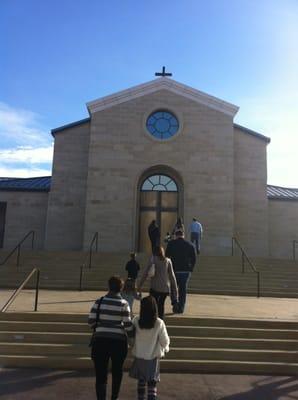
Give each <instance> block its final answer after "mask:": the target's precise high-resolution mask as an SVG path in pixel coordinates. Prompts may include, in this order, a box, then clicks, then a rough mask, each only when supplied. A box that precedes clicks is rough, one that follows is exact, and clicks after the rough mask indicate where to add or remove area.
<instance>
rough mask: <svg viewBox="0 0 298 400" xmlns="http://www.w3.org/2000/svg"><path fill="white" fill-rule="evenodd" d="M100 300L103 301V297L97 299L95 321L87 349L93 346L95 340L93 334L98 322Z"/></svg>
mask: <svg viewBox="0 0 298 400" xmlns="http://www.w3.org/2000/svg"><path fill="white" fill-rule="evenodd" d="M102 300H103V297H101V298H100V299H99V302H98V307H97V311H96V319H95V324H94V328H93V333H92V336H91V339H90V342H89V347H92V346H93V345H94V343H95V339H96V337H95V332H96V327H97V325H98V322H99V313H100V305H101V303H102Z"/></svg>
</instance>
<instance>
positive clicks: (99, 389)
mask: <svg viewBox="0 0 298 400" xmlns="http://www.w3.org/2000/svg"><path fill="white" fill-rule="evenodd" d="M96 396H97V400H106V397H107V385H96Z"/></svg>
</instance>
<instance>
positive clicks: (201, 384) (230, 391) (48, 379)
mask: <svg viewBox="0 0 298 400" xmlns="http://www.w3.org/2000/svg"><path fill="white" fill-rule="evenodd" d="M94 382H95V379H94V376H93V373H92V371H89V372H87V371H57V370H55V371H53V370H46V369H38V370H37V369H5V370H0V399H1V400H2V399H3V400H28V399H29V400H40V399H43V400H60V399H63V400H86V399H88V400H95V399H96V396H95V390H94ZM109 383H111V382H109ZM158 394H159V397H158V398H159V399H161V400H295V399H298V378H297V377H287V376H275V377H268V376H247V375H237V376H235V375H201V374H198V375H189V374H185V375H184V374H179V375H178V374H162V375H161V382H160V383H159V384H158ZM107 398H108V399H109V398H110V397H107ZM134 399H136V382H135V381H134V380H132V379H130V378H129V377H128V376H127V374H125V375H124V379H123V383H122V388H121V395H120V397H119V400H134Z"/></svg>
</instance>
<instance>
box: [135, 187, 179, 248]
mask: <svg viewBox="0 0 298 400" xmlns="http://www.w3.org/2000/svg"><path fill="white" fill-rule="evenodd" d="M139 215H140V218H139V251H140V252H146V253H148V254H150V253H151V243H150V239H149V236H148V226H149V224H150V223H151V222H152V220H156V223H157V225H158V227H159V229H160V233H161V245H164V244H165V243H164V238H165V237H166V234H167V232H170V233H171V232H172V230H173V228H174V225H175V223H176V221H177V217H178V192H167V191H141V192H140V209H139Z"/></svg>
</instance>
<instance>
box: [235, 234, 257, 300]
mask: <svg viewBox="0 0 298 400" xmlns="http://www.w3.org/2000/svg"><path fill="white" fill-rule="evenodd" d="M234 243H236V245H237V246H238V248H239V249H240V251H241V264H242V273H243V274H244V272H245V260H246V261H247V262H248V264H249V266H250V267H251V269H252V271H253V272H254V273H256V274H257V296H258V297H260V271H258V270H257V269H256V267H255V266H254V264H253V263H252V261H251V260H250V259H249V257H248V255H247V254H246V252H245V250H244V249H243V247H242V246H241V244H240V243H239V241H238V239H237V238H235V237H234V236H233V237H232V256H233V255H234V252H235V251H234Z"/></svg>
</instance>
